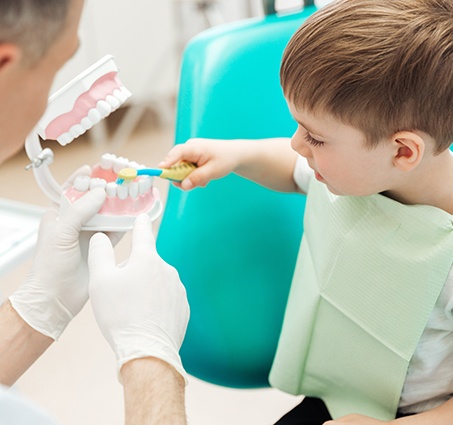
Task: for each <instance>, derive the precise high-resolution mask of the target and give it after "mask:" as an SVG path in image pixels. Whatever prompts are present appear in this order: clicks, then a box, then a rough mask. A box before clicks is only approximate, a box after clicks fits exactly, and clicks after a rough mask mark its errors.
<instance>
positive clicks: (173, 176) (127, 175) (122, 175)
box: [116, 161, 197, 184]
mask: <svg viewBox="0 0 453 425" xmlns="http://www.w3.org/2000/svg"><path fill="white" fill-rule="evenodd" d="M196 168H197V166H196V165H195V164H193V163H191V162H187V161H181V162H179V163H178V164H176V165H174V166H173V167H170V168H142V169H138V170H136V169H135V168H123V169H121V170H120V171H119V173H118V178H117V179H116V184H123V183H124V182H126V183H127V182H131V181H132V180H134V179H135V178H136V177H137V176H156V177H160V178H162V179H167V180H172V181H176V182H180V181H182V180H184V179H185V178H186V177H187V176H188V175H189V174H190V173H191V172H192V171H193V170H195V169H196Z"/></svg>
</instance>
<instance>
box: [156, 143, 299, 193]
mask: <svg viewBox="0 0 453 425" xmlns="http://www.w3.org/2000/svg"><path fill="white" fill-rule="evenodd" d="M290 143H291V140H290V139H288V138H275V139H262V140H240V139H238V140H214V139H190V140H189V141H187V142H186V143H184V144H180V145H176V146H175V147H174V148H173V149H172V150H171V151H170V152H169V153H168V155H167V156H166V158H165V159H164V160H163V161H162V162H161V163H160V164H159V166H160V167H162V168H166V167H171V166H172V165H174V164H176V163H177V162H178V161H182V160H184V161H189V162H193V163H194V164H196V165H197V167H198V168H197V169H196V170H195V171H193V172H192V173H191V174H190V175H189V176H188V177H186V179H184V180H183V182H182V183H180V184H177V186H179V187H181V188H182V189H184V190H190V189H193V188H195V187H199V186H206V185H207V184H208V183H209V181H211V180H214V179H218V178H221V177H224V176H226V175H228V174H230V173H236V174H238V175H240V176H242V177H245V178H247V179H249V180H252V181H254V182H256V183H258V184H260V185H262V186H265V187H267V188H269V189H273V190H277V191H280V192H295V191H297V187H296V184H295V183H294V179H293V171H294V166H295V164H296V159H297V153H296V152H294V151H293V149H292V148H291V145H290Z"/></svg>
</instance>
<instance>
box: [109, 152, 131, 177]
mask: <svg viewBox="0 0 453 425" xmlns="http://www.w3.org/2000/svg"><path fill="white" fill-rule="evenodd" d="M128 162H129V160H128V159H127V158H124V157H122V156H119V157H118V158H115V160H114V161H113V172H114V173H116V174H118V173H119V172H120V170H122V169H123V168H126V167H127V164H128Z"/></svg>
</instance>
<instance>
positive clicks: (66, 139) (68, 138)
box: [57, 133, 74, 146]
mask: <svg viewBox="0 0 453 425" xmlns="http://www.w3.org/2000/svg"><path fill="white" fill-rule="evenodd" d="M57 140H58V143H60V145H61V146H66V145H67V144H68V143H71V142H72V141H73V140H74V137H73V136H72V135H71V133H64V134H62V135H61V136H60V137H57Z"/></svg>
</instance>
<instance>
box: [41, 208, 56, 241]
mask: <svg viewBox="0 0 453 425" xmlns="http://www.w3.org/2000/svg"><path fill="white" fill-rule="evenodd" d="M57 218H58V212H57V211H55V210H53V209H49V210H47V211H46V212H45V214H44V215H43V216H42V218H41V221H40V223H39V230H38V235H39V236H41V235H47V234H48V233H49V229H50V228H51V227H52V226H54V225H55V223H56V221H57Z"/></svg>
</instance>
